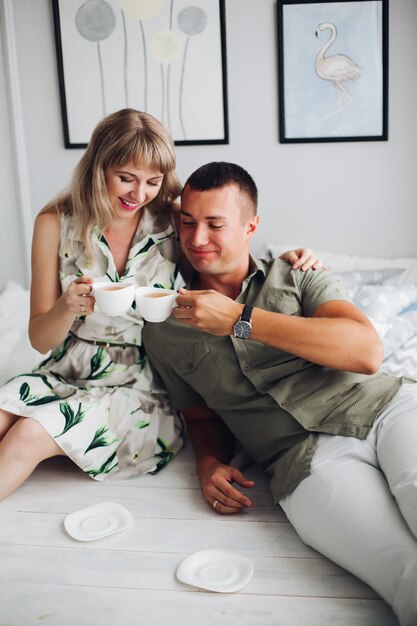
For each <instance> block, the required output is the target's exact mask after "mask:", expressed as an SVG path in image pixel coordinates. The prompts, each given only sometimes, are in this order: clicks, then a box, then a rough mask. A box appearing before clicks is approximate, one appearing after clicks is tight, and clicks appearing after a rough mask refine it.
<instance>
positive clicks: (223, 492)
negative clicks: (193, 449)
mask: <svg viewBox="0 0 417 626" xmlns="http://www.w3.org/2000/svg"><path fill="white" fill-rule="evenodd" d="M197 474H198V478H199V480H200V485H201V489H202V491H203V495H204V498H205V499H206V500H207V502H208V503H209V505H210V506H211V507H212V508H214V510H215V511H216V512H217V513H223V514H224V515H231V514H232V513H238V512H239V511H241V510H242V509H245V508H250V507H252V506H253V504H252V501H251V500H250V499H249V498H248V497H246V496H245V495H244V494H243V493H242V492H241V491H239V489H236V487H234V486H233V483H237V484H238V485H240V486H241V487H244V488H245V489H248V488H250V487H253V486H254V484H255V483H254V482H253V480H247V479H246V478H245V476H244V475H243V474H242V473H241V472H240V471H239V470H238V469H236V468H235V467H232V466H231V465H224V464H223V463H221V462H220V461H218V460H217V459H215V458H213V457H210V458H207V459H205V460H204V461H200V463H199V464H198V466H197Z"/></svg>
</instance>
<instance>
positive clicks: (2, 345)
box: [0, 245, 417, 626]
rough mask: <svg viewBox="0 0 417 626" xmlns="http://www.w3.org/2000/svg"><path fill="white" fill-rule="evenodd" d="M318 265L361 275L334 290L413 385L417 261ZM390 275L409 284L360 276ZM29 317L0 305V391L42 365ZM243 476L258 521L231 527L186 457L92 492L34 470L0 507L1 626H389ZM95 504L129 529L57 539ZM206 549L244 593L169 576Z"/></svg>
mask: <svg viewBox="0 0 417 626" xmlns="http://www.w3.org/2000/svg"><path fill="white" fill-rule="evenodd" d="M289 248H291V246H285V245H284V246H270V247H269V250H270V252H272V253H273V254H274V255H275V254H276V253H277V252H279V251H280V250H282V249H289ZM319 255H320V256H321V257H322V258H323V259H324V260H325V262H326V263H327V264H328V266H329V267H330V268H331V269H333V270H335V271H339V272H342V271H345V272H350V271H351V270H359V269H360V270H362V273H360V274H357V275H356V276H353V275H347V274H345V275H344V277H343V278H344V280H345V282H346V283H347V282H348V281H349V282H350V284H351V285H353V286H354V291H353V292H352V293H353V296H354V298H356V299H357V300H359V299H360V300H361V303H362V306H363V307H364V308H366V307H368V308H371V307H372V309H373V310H372V313H373V320H374V323H375V325H376V327H377V328H378V330H379V332H380V333H381V336H382V337H383V341H384V345H385V348H386V358H385V361H384V365H383V367H384V369H386V370H387V371H392V372H394V373H402V374H407V375H409V376H413V377H415V378H417V311H415V310H414V311H413V310H409V312H405V309H406V308H407V307H409V308H410V309H411V308H413V306H414V305H415V303H416V302H417V291H416V284H417V258H415V259H384V260H382V259H379V260H375V259H365V258H362V259H360V258H358V257H349V256H347V255H332V254H331V253H326V252H323V251H319ZM393 267H396V268H405V272H402V273H401V274H397V275H395V276H391V277H390V278H388V277H387V275H386V274H387V273H386V272H385V274H384V272H382V271H381V272H378V274H379V276H377V277H375V275H374V272H373V273H372V274H373V277H372V276H371V275H370V274H369V273H364V270H382V269H384V270H385V269H390V268H393ZM390 274H392V272H390ZM361 279H362V281H361ZM364 279H366V280H368V281H369V280H372V282H374V283H375V281H379V282H380V283H381V284H373V285H367V284H365V283H364ZM358 281H359V283H358ZM388 286H390V287H389V288H388V289H387V287H388ZM361 289H362V291H361ZM378 296H379V300H378ZM378 302H379V304H377V306H376V307H375V306H374V305H375V304H376V303H378ZM28 315H29V293H28V291H27V290H26V289H24V288H23V287H21V286H20V285H18V284H16V283H14V282H10V283H8V284H7V285H6V286H5V287H4V288H3V290H2V291H1V292H0V381H2V380H6V379H7V378H9V377H10V376H12V375H14V374H17V373H19V372H22V371H24V370H28V369H30V368H31V367H32V366H33V365H35V364H36V363H37V362H38V361H40V360H41V359H42V358H43V357H42V355H40V354H38V353H37V352H36V351H35V350H33V349H32V348H31V347H30V344H29V342H28V339H27V321H28ZM245 473H246V475H247V476H248V477H249V478H252V479H254V480H255V482H256V486H255V488H254V489H253V491H252V492H251V497H252V499H253V501H254V507H253V509H251V510H250V511H247V512H244V513H242V514H239V515H236V516H230V517H228V516H218V515H217V514H216V513H214V512H213V511H212V510H211V509H210V508H209V507H208V506H206V504H205V502H204V501H203V499H202V497H201V494H200V489H199V485H198V481H197V478H196V476H195V470H194V460H193V454H192V450H191V447H190V446H189V445H187V444H186V446H185V448H184V450H183V451H182V452H181V453H180V454H179V455H178V457H177V458H176V459H174V461H173V462H172V463H170V464H169V465H168V466H167V467H166V468H164V470H163V471H161V472H159V474H158V475H156V476H149V475H148V476H141V477H138V478H132V479H130V480H116V479H115V480H112V481H105V482H103V483H97V482H95V481H93V480H91V479H90V478H89V477H87V476H86V475H84V474H83V473H82V472H81V471H80V470H78V468H76V467H75V466H74V465H73V464H71V462H69V461H68V460H66V459H62V458H59V459H52V460H50V461H46V462H44V463H42V464H41V466H40V467H39V468H37V469H36V470H35V472H34V473H33V475H32V476H31V477H30V478H29V480H28V481H27V482H26V483H25V484H24V485H23V486H22V487H21V488H20V489H19V490H17V491H16V492H15V493H14V494H12V495H11V496H10V497H9V498H7V499H6V500H4V501H2V502H0V528H1V532H0V555H1V556H0V626H32V625H35V624H40V623H45V624H49V625H50V626H74V624H77V625H78V626H99V625H100V626H115V625H117V626H125V625H126V626H128V625H130V624H132V623H136V624H140V626H148V625H151V624H152V626H163V625H164V626H165V624H167V623H170V624H172V625H173V626H195V625H196V624H199V626H254V625H255V624H256V625H258V626H277V625H278V624H280V626H334V625H335V624H338V626H396V624H397V621H396V619H395V617H394V616H393V614H392V611H391V610H390V608H389V607H388V606H387V605H386V604H385V603H384V602H383V601H382V600H381V598H379V597H378V595H377V594H376V593H375V592H374V591H373V590H371V589H370V588H369V587H367V586H366V585H365V584H363V583H362V582H361V581H359V580H357V579H356V578H355V577H353V576H351V575H350V574H348V573H347V572H345V571H343V570H342V569H341V568H339V567H337V566H336V565H335V564H333V563H331V562H330V561H328V560H327V559H326V558H324V557H322V556H321V555H319V554H318V553H316V552H315V551H314V550H312V549H311V548H309V547H307V546H305V545H304V544H303V543H302V542H301V540H300V539H299V538H298V537H297V535H296V533H295V532H294V530H293V529H292V528H291V526H290V524H289V523H288V521H287V520H286V518H285V515H284V514H283V512H282V511H281V510H279V509H278V510H277V509H276V508H274V507H273V504H272V498H271V496H270V493H269V490H268V485H267V481H266V479H265V477H264V476H262V475H261V474H260V472H259V471H258V470H257V469H256V468H255V467H253V466H250V467H248V468H246V469H245ZM103 501H104V502H105V501H112V502H116V503H119V504H122V505H124V506H126V507H127V508H128V509H129V510H130V511H131V512H132V514H133V518H134V524H133V526H132V527H131V528H129V529H128V530H126V531H123V532H122V533H118V534H116V535H113V536H111V537H106V538H104V539H101V540H99V541H93V542H76V541H75V540H73V539H71V538H70V537H68V536H67V535H66V533H65V530H64V528H63V520H64V518H65V516H66V514H67V513H69V512H71V511H74V510H78V509H80V508H83V507H85V506H88V505H91V504H95V503H99V502H103ZM207 548H214V549H223V550H230V551H233V552H236V553H239V554H242V555H245V556H248V557H249V558H251V559H252V561H253V563H254V566H255V573H254V576H253V579H252V580H251V582H250V583H249V584H248V585H247V587H245V588H244V589H243V590H242V591H240V592H239V593H237V594H215V593H209V592H202V591H201V590H198V589H197V588H195V587H190V586H187V585H184V584H182V583H180V582H179V581H177V580H176V578H175V571H176V568H177V566H178V565H179V563H180V562H181V561H182V560H183V559H184V558H185V557H186V556H188V555H189V554H191V553H193V552H195V551H198V550H203V549H207Z"/></svg>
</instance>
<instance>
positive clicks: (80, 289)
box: [62, 276, 95, 316]
mask: <svg viewBox="0 0 417 626" xmlns="http://www.w3.org/2000/svg"><path fill="white" fill-rule="evenodd" d="M92 283H93V279H92V278H91V277H90V276H80V277H79V278H76V279H75V280H74V281H73V282H72V283H71V284H70V285H69V287H68V289H67V290H66V292H65V293H64V294H63V296H62V298H63V300H64V302H65V305H66V307H67V308H68V310H69V311H71V312H72V313H75V314H76V315H78V316H81V315H91V313H93V312H94V304H95V299H94V297H93V296H91V295H90V293H91V285H92Z"/></svg>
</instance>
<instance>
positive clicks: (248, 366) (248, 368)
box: [243, 363, 250, 372]
mask: <svg viewBox="0 0 417 626" xmlns="http://www.w3.org/2000/svg"><path fill="white" fill-rule="evenodd" d="M243 369H244V370H245V372H247V371H248V370H250V365H248V364H247V363H245V365H244V366H243Z"/></svg>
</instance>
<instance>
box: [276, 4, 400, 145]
mask: <svg viewBox="0 0 417 626" xmlns="http://www.w3.org/2000/svg"><path fill="white" fill-rule="evenodd" d="M277 15H278V60H279V121H280V124H279V129H280V132H279V134H280V142H281V143H297V142H299V143H300V142H322V141H381V140H387V139H388V0H350V1H349V2H345V1H344V0H333V1H330V0H325V1H322V2H315V1H311V0H278V4H277Z"/></svg>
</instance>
